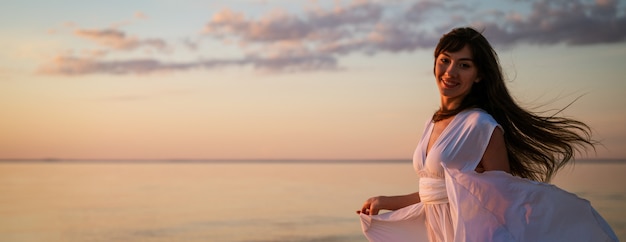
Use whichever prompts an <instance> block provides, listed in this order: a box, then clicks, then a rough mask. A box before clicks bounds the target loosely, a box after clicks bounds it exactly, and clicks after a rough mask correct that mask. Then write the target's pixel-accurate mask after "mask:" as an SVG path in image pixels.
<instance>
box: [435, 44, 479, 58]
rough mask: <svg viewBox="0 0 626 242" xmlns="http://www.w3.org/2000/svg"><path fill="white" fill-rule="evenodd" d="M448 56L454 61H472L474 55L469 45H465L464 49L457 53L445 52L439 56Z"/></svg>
mask: <svg viewBox="0 0 626 242" xmlns="http://www.w3.org/2000/svg"><path fill="white" fill-rule="evenodd" d="M442 55H443V56H447V57H450V58H453V59H467V60H472V59H473V58H472V57H473V55H472V50H471V49H470V47H469V45H465V46H463V48H461V49H460V50H458V51H455V52H451V51H448V50H443V51H442V52H441V53H440V54H439V56H442Z"/></svg>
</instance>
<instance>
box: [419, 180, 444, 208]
mask: <svg viewBox="0 0 626 242" xmlns="http://www.w3.org/2000/svg"><path fill="white" fill-rule="evenodd" d="M419 195H420V200H421V202H422V203H423V204H442V203H448V193H447V192H446V181H445V180H444V179H443V178H441V179H439V178H428V177H421V178H420V179H419Z"/></svg>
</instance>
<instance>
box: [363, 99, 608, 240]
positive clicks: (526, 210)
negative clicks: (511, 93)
mask: <svg viewBox="0 0 626 242" xmlns="http://www.w3.org/2000/svg"><path fill="white" fill-rule="evenodd" d="M433 124H434V123H433V122H428V123H427V125H426V129H425V130H424V136H423V137H422V139H421V141H420V142H419V144H418V146H417V149H416V150H415V154H414V157H413V166H414V168H415V170H416V172H417V174H418V175H419V177H420V179H419V194H420V199H421V202H420V203H416V204H413V205H410V206H407V207H405V208H402V209H398V210H396V211H392V212H387V213H382V214H379V215H373V216H369V215H365V214H361V215H360V218H361V226H362V229H363V233H364V234H365V236H366V237H367V238H368V240H370V241H381V242H382V241H384V242H395V241H399V242H400V241H450V242H452V241H458V242H469V241H476V242H485V241H618V239H617V237H616V236H615V233H613V231H612V230H611V228H610V226H609V225H608V224H607V223H606V222H605V221H604V219H603V218H602V217H601V216H600V215H599V214H598V213H597V212H596V211H595V210H594V209H593V207H591V205H590V203H589V202H588V201H587V200H584V199H581V198H579V197H577V196H576V195H574V194H571V193H568V192H566V191H564V190H561V189H559V188H557V187H555V186H553V185H550V184H546V183H540V182H535V181H531V180H528V179H522V178H519V177H515V176H512V175H510V174H508V173H506V172H502V171H487V172H483V173H477V172H475V171H474V170H475V169H476V167H477V166H478V163H479V162H480V159H481V158H482V156H483V153H484V152H485V150H486V148H487V144H488V143H489V140H490V138H491V134H492V133H493V130H494V129H495V128H496V127H499V125H498V124H497V123H496V121H495V120H494V119H493V117H491V115H489V114H488V113H486V112H484V111H483V110H480V109H470V110H466V111H463V112H461V113H459V114H457V115H456V116H455V117H454V119H453V120H452V121H451V122H450V124H449V125H448V126H447V127H446V128H445V129H444V131H443V132H442V133H441V135H440V136H439V138H438V139H437V140H436V141H435V143H433V145H432V147H431V148H430V151H429V152H428V155H426V148H427V145H428V140H429V138H430V135H431V133H432V129H433Z"/></svg>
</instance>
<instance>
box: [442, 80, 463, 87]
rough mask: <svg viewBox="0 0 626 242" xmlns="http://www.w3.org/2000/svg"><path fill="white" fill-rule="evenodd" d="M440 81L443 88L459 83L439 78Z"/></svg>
mask: <svg viewBox="0 0 626 242" xmlns="http://www.w3.org/2000/svg"><path fill="white" fill-rule="evenodd" d="M441 83H443V86H444V87H445V88H454V87H456V86H458V85H459V83H457V82H454V81H451V80H447V79H441Z"/></svg>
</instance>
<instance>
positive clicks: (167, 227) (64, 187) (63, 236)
mask: <svg viewBox="0 0 626 242" xmlns="http://www.w3.org/2000/svg"><path fill="white" fill-rule="evenodd" d="M624 174H626V163H621V164H620V163H602V164H590V163H579V164H577V165H576V166H575V167H574V168H571V167H570V168H566V169H565V170H564V171H563V172H561V173H560V174H559V176H558V177H557V179H555V180H554V183H555V184H557V185H558V186H560V187H562V188H564V189H566V190H568V191H570V192H574V193H576V194H578V195H579V196H582V197H584V198H586V199H588V200H590V201H591V203H592V204H593V206H594V207H595V208H596V209H597V210H598V212H599V213H600V214H601V215H603V216H604V217H605V219H606V220H607V221H608V222H609V224H611V226H612V227H613V229H614V230H615V231H616V233H617V234H618V237H619V238H620V239H621V240H624V239H626V187H624V186H623V184H624V178H622V177H623V176H624ZM416 189H417V178H416V176H415V175H414V173H413V171H412V166H411V164H409V163H387V164H385V163H366V164H352V163H350V164H348V163H342V164H324V163H322V164H315V163H301V164H284V163H267V164H263V163H237V164H225V163H179V164H175V163H149V164H138V163H109V164H107V163H0V241H16V242H19V241H46V242H48V241H51V242H54V241H81V242H82V241H264V242H269V241H310V242H312V241H330V242H332V241H365V238H364V237H363V236H362V235H361V230H360V229H361V228H360V223H359V220H358V217H357V215H356V214H355V212H354V211H355V210H357V209H358V208H360V206H361V204H362V202H363V201H364V200H365V199H366V198H368V197H370V196H373V195H383V194H384V195H393V194H405V193H410V192H414V191H415V190H416Z"/></svg>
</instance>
